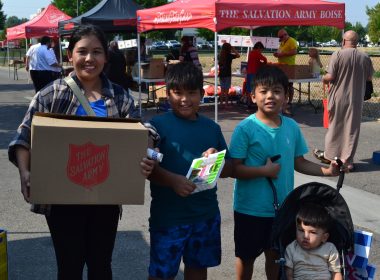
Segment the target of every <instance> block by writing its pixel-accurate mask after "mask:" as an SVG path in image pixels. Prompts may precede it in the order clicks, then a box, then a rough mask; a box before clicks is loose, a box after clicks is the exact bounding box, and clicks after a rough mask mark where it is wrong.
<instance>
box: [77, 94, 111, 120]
mask: <svg viewBox="0 0 380 280" xmlns="http://www.w3.org/2000/svg"><path fill="white" fill-rule="evenodd" d="M89 103H90V106H91V108H92V110H94V113H95V115H96V116H97V117H107V107H106V102H105V101H104V100H103V99H102V98H101V99H98V100H96V101H94V102H89ZM75 115H77V116H87V113H86V111H85V110H84V108H83V106H82V104H80V105H79V107H78V109H77V111H76V113H75Z"/></svg>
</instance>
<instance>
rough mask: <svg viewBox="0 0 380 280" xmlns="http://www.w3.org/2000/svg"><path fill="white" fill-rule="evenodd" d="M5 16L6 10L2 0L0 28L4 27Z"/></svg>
mask: <svg viewBox="0 0 380 280" xmlns="http://www.w3.org/2000/svg"><path fill="white" fill-rule="evenodd" d="M5 18H6V16H5V15H4V12H3V2H2V1H1V0H0V30H3V29H4V26H5Z"/></svg>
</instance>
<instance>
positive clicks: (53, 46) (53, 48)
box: [49, 38, 62, 80]
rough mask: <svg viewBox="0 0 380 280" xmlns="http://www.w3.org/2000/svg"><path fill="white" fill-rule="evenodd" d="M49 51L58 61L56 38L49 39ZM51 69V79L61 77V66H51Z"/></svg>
mask: <svg viewBox="0 0 380 280" xmlns="http://www.w3.org/2000/svg"><path fill="white" fill-rule="evenodd" d="M49 51H50V52H51V53H52V54H53V55H54V56H55V59H56V60H57V61H59V60H58V58H59V41H58V39H56V38H55V39H53V40H52V41H51V44H50V48H49ZM51 70H52V72H53V73H52V74H53V80H56V79H59V78H60V77H61V74H62V67H61V66H57V67H51Z"/></svg>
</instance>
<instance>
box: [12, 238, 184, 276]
mask: <svg viewBox="0 0 380 280" xmlns="http://www.w3.org/2000/svg"><path fill="white" fill-rule="evenodd" d="M18 234H22V235H24V234H28V235H29V236H31V235H32V234H38V235H40V234H45V233H44V232H38V233H32V234H30V233H18V232H8V235H9V237H12V236H13V235H18ZM47 234H48V233H47ZM73 234H75V232H73ZM8 260H9V279H17V280H34V279H55V278H56V273H57V267H56V261H55V254H54V249H53V244H52V241H51V238H50V236H46V237H37V238H28V239H20V240H14V241H9V242H8ZM148 265H149V244H147V242H146V241H145V239H144V237H143V235H142V232H140V231H119V232H118V233H117V236H116V243H115V249H114V252H113V262H112V270H113V279H114V280H117V279H120V280H122V279H136V280H139V279H147V277H148ZM84 275H86V272H85V273H84ZM182 278H183V273H182V271H180V272H179V273H178V276H177V279H182ZM84 279H86V277H84Z"/></svg>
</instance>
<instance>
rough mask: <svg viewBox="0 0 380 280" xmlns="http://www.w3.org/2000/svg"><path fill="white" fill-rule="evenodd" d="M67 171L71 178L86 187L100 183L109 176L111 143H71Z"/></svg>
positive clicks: (89, 187)
mask: <svg viewBox="0 0 380 280" xmlns="http://www.w3.org/2000/svg"><path fill="white" fill-rule="evenodd" d="M69 146H70V147H69V149H70V151H69V160H68V162H67V167H66V172H67V177H68V178H69V180H70V181H71V182H73V183H75V184H77V185H80V186H82V187H84V188H86V189H91V188H92V187H94V186H96V185H99V184H100V183H102V182H104V181H105V180H106V179H107V178H108V176H109V160H108V150H109V145H104V146H96V145H94V144H92V143H91V142H88V143H86V144H84V145H82V146H79V145H73V144H70V145H69Z"/></svg>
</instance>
